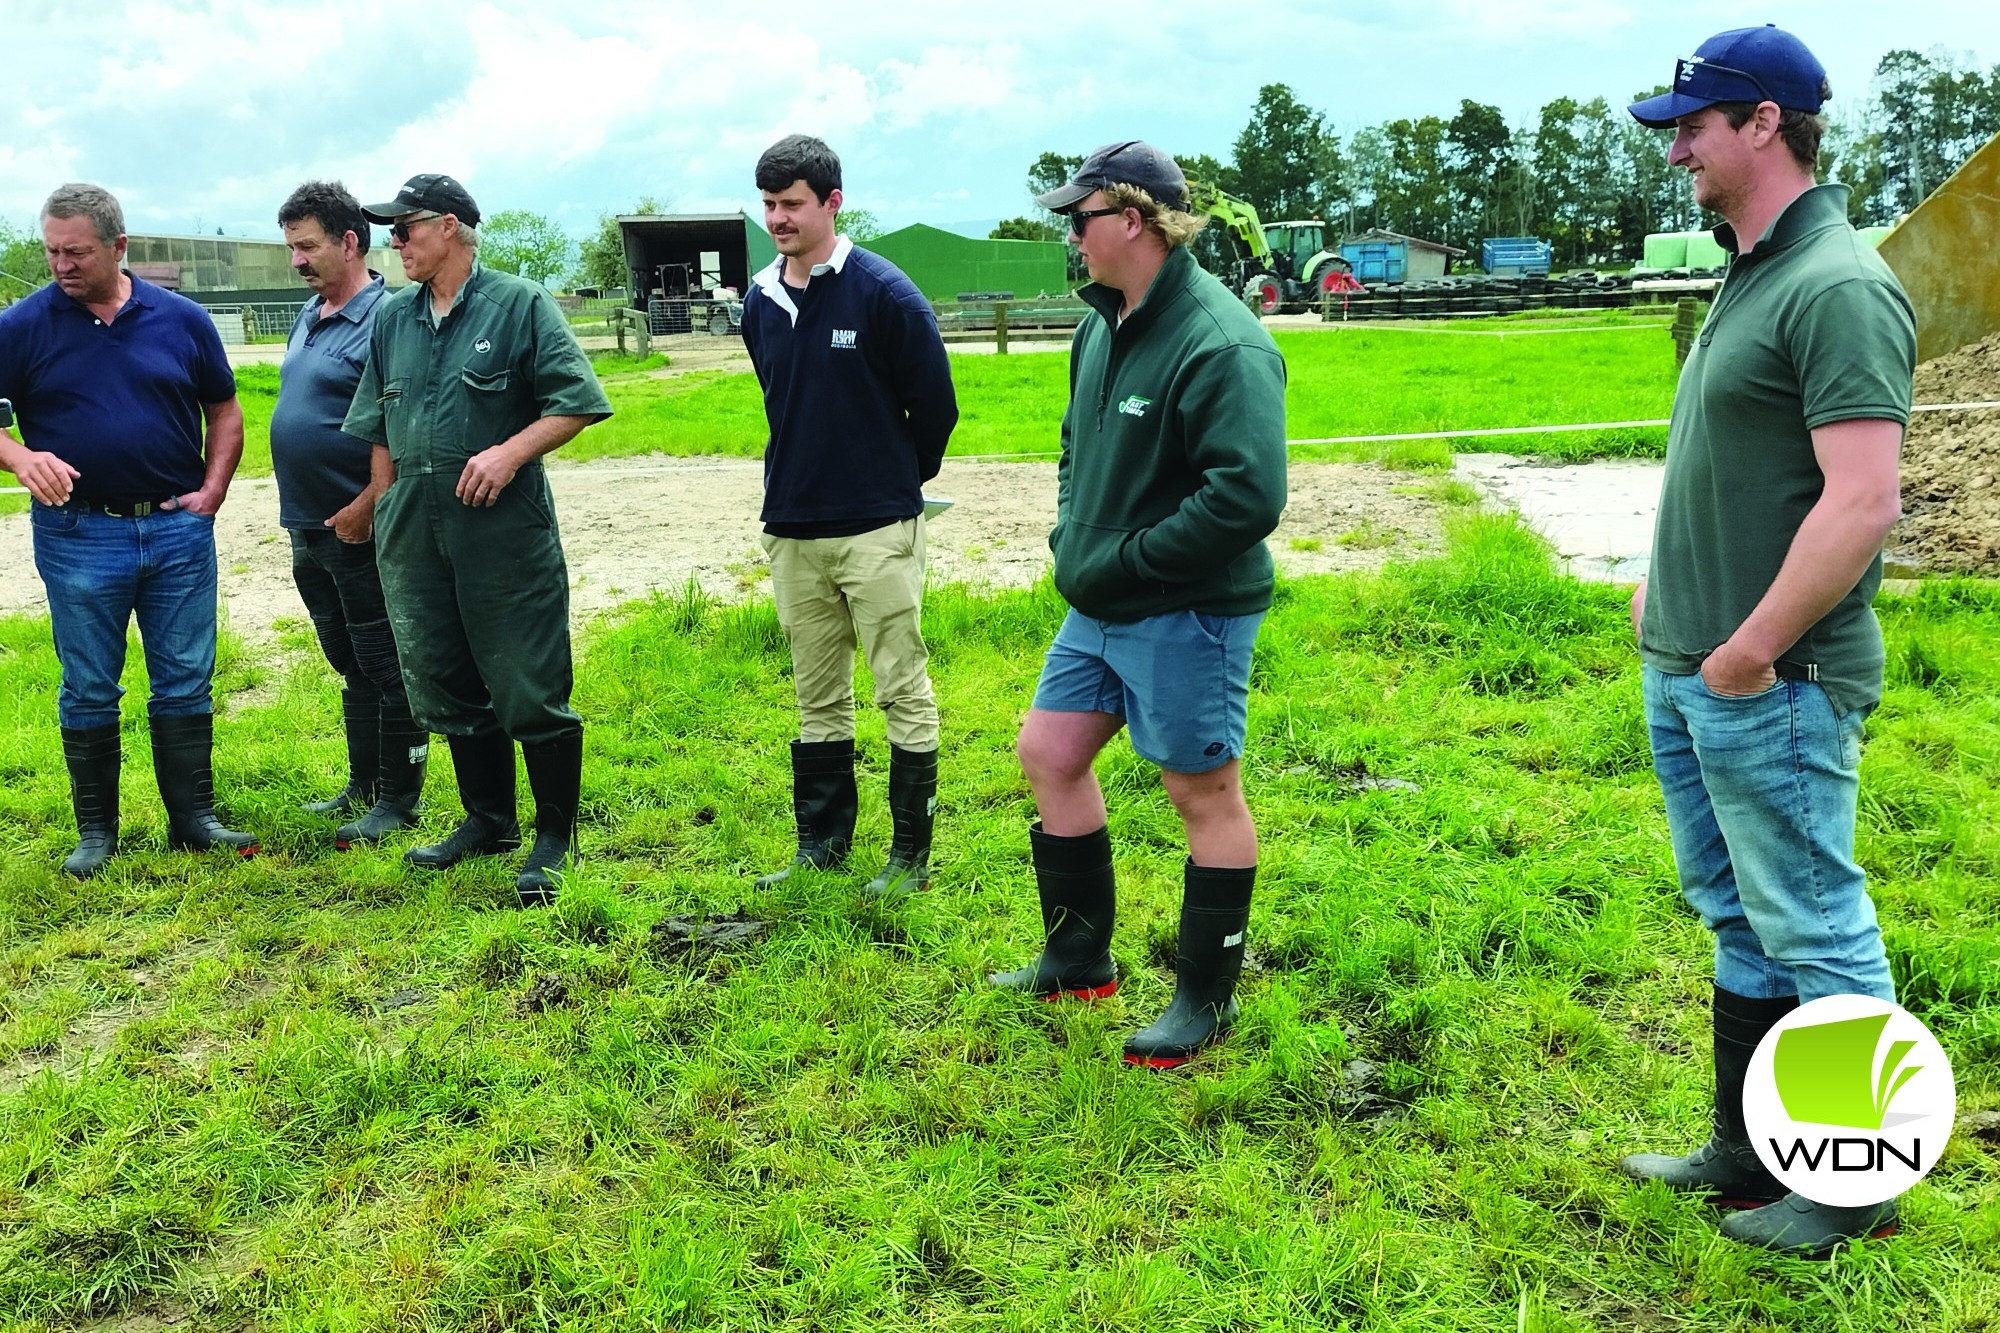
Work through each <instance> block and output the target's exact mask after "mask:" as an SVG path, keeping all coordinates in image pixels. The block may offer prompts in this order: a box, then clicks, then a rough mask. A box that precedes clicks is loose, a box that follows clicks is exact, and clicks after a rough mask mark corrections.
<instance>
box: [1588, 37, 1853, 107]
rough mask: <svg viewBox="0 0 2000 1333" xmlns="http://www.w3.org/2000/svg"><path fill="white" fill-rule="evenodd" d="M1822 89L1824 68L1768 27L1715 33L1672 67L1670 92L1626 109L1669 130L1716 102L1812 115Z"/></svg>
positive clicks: (1795, 40)
mask: <svg viewBox="0 0 2000 1333" xmlns="http://www.w3.org/2000/svg"><path fill="white" fill-rule="evenodd" d="M1825 85H1826V68H1825V67H1824V66H1823V65H1821V64H1820V63H1819V58H1818V57H1817V56H1815V55H1814V54H1813V53H1812V52H1811V51H1809V50H1807V49H1806V44H1805V43H1804V42H1802V41H1800V40H1799V39H1798V38H1796V37H1794V36H1792V34H1790V33H1788V32H1786V31H1785V30H1784V29H1783V28H1780V27H1777V26H1775V25H1773V24H1768V23H1767V24H1765V25H1764V26H1763V27H1761V28H1731V29H1730V30H1729V31H1728V32H1719V33H1717V34H1715V36H1713V37H1711V38H1709V39H1708V40H1707V41H1705V42H1703V43H1702V44H1701V45H1700V46H1698V47H1696V48H1695V53H1694V54H1693V55H1692V56H1689V57H1687V58H1686V59H1684V60H1679V61H1676V62H1675V63H1674V82H1673V89H1672V91H1670V92H1664V93H1661V94H1660V95H1659V96H1658V97H1649V98H1647V99H1646V100H1645V101H1643V102H1634V103H1632V105H1631V106H1629V107H1627V108H1626V110H1628V111H1630V112H1631V113H1632V119H1634V120H1636V121H1638V122H1639V123H1640V124H1641V125H1646V126H1650V127H1651V128H1653V129H1656V130H1670V129H1672V128H1673V127H1674V121H1675V119H1676V118H1677V117H1680V116H1687V115H1692V114H1694V113H1695V112H1697V111H1700V110H1701V109H1702V108H1703V107H1711V106H1714V105H1715V104H1716V103H1717V102H1776V103H1777V104H1778V105H1779V106H1780V107H1782V108H1784V109H1785V110H1787V111H1810V112H1814V113H1817V112H1818V111H1819V109H1820V103H1821V100H1822V99H1821V98H1820V95H1819V93H1820V89H1821V88H1822V87H1824V86H1825Z"/></svg>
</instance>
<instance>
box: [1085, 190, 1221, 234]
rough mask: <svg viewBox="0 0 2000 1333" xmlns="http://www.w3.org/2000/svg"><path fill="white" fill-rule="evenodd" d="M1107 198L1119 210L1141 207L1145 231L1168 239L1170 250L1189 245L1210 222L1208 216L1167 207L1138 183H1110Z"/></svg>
mask: <svg viewBox="0 0 2000 1333" xmlns="http://www.w3.org/2000/svg"><path fill="white" fill-rule="evenodd" d="M1104 198H1105V201H1106V202H1107V203H1108V204H1110V206H1111V207H1113V208H1116V209H1121V210H1122V209H1127V208H1136V209H1138V210H1139V218H1140V220H1141V221H1143V222H1144V223H1145V224H1146V230H1147V231H1150V232H1152V233H1153V235H1155V236H1157V237H1159V238H1160V239H1161V240H1163V241H1165V242H1166V243H1167V248H1168V249H1173V248H1174V247H1175V246H1181V245H1186V244H1187V243H1188V242H1189V241H1191V240H1193V239H1194V234H1195V233H1196V232H1198V231H1200V230H1201V229H1202V228H1203V227H1206V226H1207V225H1208V219H1207V218H1206V217H1204V216H1202V215H1200V214H1198V213H1183V212H1181V211H1180V210H1179V209H1177V208H1168V207H1167V206H1166V205H1164V204H1162V203H1160V202H1159V201H1158V200H1157V199H1155V198H1153V196H1152V195H1150V194H1148V193H1146V192H1145V191H1144V190H1142V189H1140V188H1139V187H1138V186H1136V185H1123V184H1120V185H1107V186H1105V187H1104Z"/></svg>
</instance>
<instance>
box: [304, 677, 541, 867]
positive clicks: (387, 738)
mask: <svg viewBox="0 0 2000 1333" xmlns="http://www.w3.org/2000/svg"><path fill="white" fill-rule="evenodd" d="M377 735H378V737H379V738H380V751H381V759H380V764H379V766H378V767H377V769H376V776H375V804H373V805H372V806H370V807H369V808H368V812H367V813H366V814H364V815H362V816H361V817H360V818H359V819H356V820H353V821H351V822H349V823H346V824H342V825H341V826H340V827H339V828H338V829H335V830H334V834H333V845H334V846H336V847H338V848H340V850H342V851H346V850H347V849H348V848H350V847H352V846H353V845H354V844H355V843H357V842H380V841H381V840H382V839H383V838H384V837H386V836H387V835H389V834H391V833H394V832H396V831H397V830H399V829H406V828H415V827H416V825H417V818H418V816H419V815H421V814H422V813H423V799H422V798H423V794H424V771H425V770H426V769H427V768H428V767H429V766H430V753H431V734H430V732H429V731H428V730H427V729H425V728H424V727H421V726H419V725H417V722H416V720H415V719H413V718H412V717H411V716H410V710H409V709H408V708H407V707H396V706H394V705H391V704H387V703H385V704H383V705H382V721H381V726H380V728H379V730H378V732H377ZM509 758H512V756H511V755H510V756H509Z"/></svg>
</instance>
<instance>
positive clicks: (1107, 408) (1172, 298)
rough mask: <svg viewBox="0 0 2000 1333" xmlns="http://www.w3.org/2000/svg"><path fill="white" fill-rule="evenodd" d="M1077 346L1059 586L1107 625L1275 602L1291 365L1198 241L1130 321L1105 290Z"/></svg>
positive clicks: (1089, 295)
mask: <svg viewBox="0 0 2000 1333" xmlns="http://www.w3.org/2000/svg"><path fill="white" fill-rule="evenodd" d="M1078 295H1080V296H1081V297H1082V298H1083V299H1084V300H1085V301H1087V302H1088V303H1089V304H1090V306H1091V307H1092V308H1093V309H1094V310H1096V311H1097V312H1098V313H1099V315H1101V316H1102V318H1097V319H1093V318H1090V317H1089V316H1085V318H1084V321H1083V324H1082V325H1081V326H1080V327H1079V328H1078V329H1077V331H1076V338H1075V341H1073V342H1072V343H1071V344H1070V361H1069V408H1068V410H1066V411H1065V412H1064V413H1063V422H1062V462H1061V463H1060V464H1059V465H1058V467H1057V469H1056V479H1057V480H1056V526H1055V530H1054V531H1052V532H1051V533H1050V534H1049V548H1050V549H1051V550H1053V551H1054V552H1055V557H1056V571H1055V578H1056V590H1057V591H1058V592H1060V593H1062V595H1063V598H1064V599H1065V600H1066V601H1068V602H1069V604H1070V605H1071V606H1073V607H1075V608H1076V609H1077V610H1078V611H1081V612H1082V613H1083V614H1085V615H1087V616H1091V617H1093V618H1095V619H1098V620H1108V621H1113V622H1117V623H1130V622H1132V621H1137V620H1145V619H1147V618H1148V617H1151V616H1158V615H1166V614H1167V613H1169V612H1175V611H1199V612H1201V613H1203V614H1205V615H1215V616H1244V615H1250V614H1252V613H1253V612H1257V611H1264V610H1268V609H1269V608H1270V605H1271V586H1272V573H1271V553H1270V552H1269V551H1268V550H1266V549H1265V547H1264V538H1265V537H1266V536H1268V535H1269V534H1270V532H1271V530H1272V529H1273V528H1275V527H1277V526H1278V515H1279V514H1280V513H1281V512H1283V510H1284V507H1285V359H1284V357H1283V356H1282V355H1280V354H1279V352H1278V346H1277V344H1276V343H1274V342H1272V341H1271V335H1270V334H1268V333H1266V332H1265V331H1264V326H1263V325H1262V324H1261V323H1259V322H1258V319H1257V317H1256V316H1255V315H1253V314H1251V313H1250V310H1249V308H1248V307H1247V306H1245V305H1244V304H1243V302H1241V301H1239V300H1238V299H1237V298H1236V297H1234V296H1232V295H1231V294H1230V293H1229V291H1228V290H1227V289H1226V288H1225V287H1223V285H1222V284H1221V283H1220V282H1217V281H1216V280H1215V279H1214V278H1213V277H1210V276H1209V275H1208V274H1207V273H1204V272H1203V271H1202V270H1201V268H1200V266H1199V265H1197V264H1196V263H1195V262H1194V256H1192V255H1190V254H1189V253H1188V252H1187V250H1186V249H1185V248H1184V247H1178V246H1177V247H1175V248H1174V249H1172V250H1169V251H1168V252H1167V261H1166V263H1165V264H1164V265H1162V266H1161V268H1160V271H1159V274H1158V275H1157V276H1156V277H1154V279H1153V285H1152V286H1151V287H1150V288H1148V289H1147V291H1146V296H1145V299H1144V300H1143V301H1141V302H1140V304H1139V305H1138V307H1137V308H1136V309H1134V310H1133V311H1132V313H1131V314H1130V315H1129V316H1128V317H1127V318H1126V319H1125V321H1124V322H1123V323H1122V324H1121V323H1119V322H1118V308H1119V307H1120V306H1121V305H1123V304H1124V301H1125V295H1124V293H1123V292H1120V291H1117V290H1115V289H1113V288H1110V287H1106V286H1103V285H1102V284H1098V283H1093V284H1091V285H1090V286H1088V287H1085V288H1084V289H1083V290H1082V291H1081V292H1079V293H1078Z"/></svg>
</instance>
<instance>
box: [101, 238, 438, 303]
mask: <svg viewBox="0 0 2000 1333" xmlns="http://www.w3.org/2000/svg"><path fill="white" fill-rule="evenodd" d="M125 267H127V268H129V269H131V270H132V272H133V274H134V275H136V276H138V277H141V278H144V279H145V280H146V281H147V282H150V283H152V284H153V285H155V286H157V287H165V288H166V289H167V290H168V291H175V292H179V293H181V294H182V295H183V296H188V297H192V298H193V299H195V300H198V301H201V303H202V304H203V305H213V304H215V301H214V300H213V299H207V300H204V299H203V298H204V297H205V296H206V295H207V294H209V293H220V292H227V293H228V294H229V297H230V299H231V301H232V302H241V301H292V300H296V301H301V302H303V301H304V300H305V299H306V297H308V296H310V295H312V293H311V292H309V291H307V290H306V287H305V284H304V283H302V282H300V281H299V279H298V275H297V274H295V273H294V272H292V257H291V252H290V250H289V248H288V247H287V246H286V245H285V243H284V242H283V241H257V240H246V239H243V238H241V237H234V236H138V235H134V236H130V237H127V244H126V251H125ZM368 267H370V268H372V269H374V270H375V271H376V272H378V273H380V274H382V275H383V277H384V278H386V279H387V280H388V283H389V285H390V286H391V287H405V286H408V285H409V281H410V280H409V279H408V278H407V277H405V276H404V275H403V260H402V256H400V255H398V254H397V253H396V252H395V251H394V250H392V249H390V248H389V233H388V230H387V229H386V228H382V227H377V228H375V236H374V243H373V244H372V245H371V246H370V247H369V250H368Z"/></svg>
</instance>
